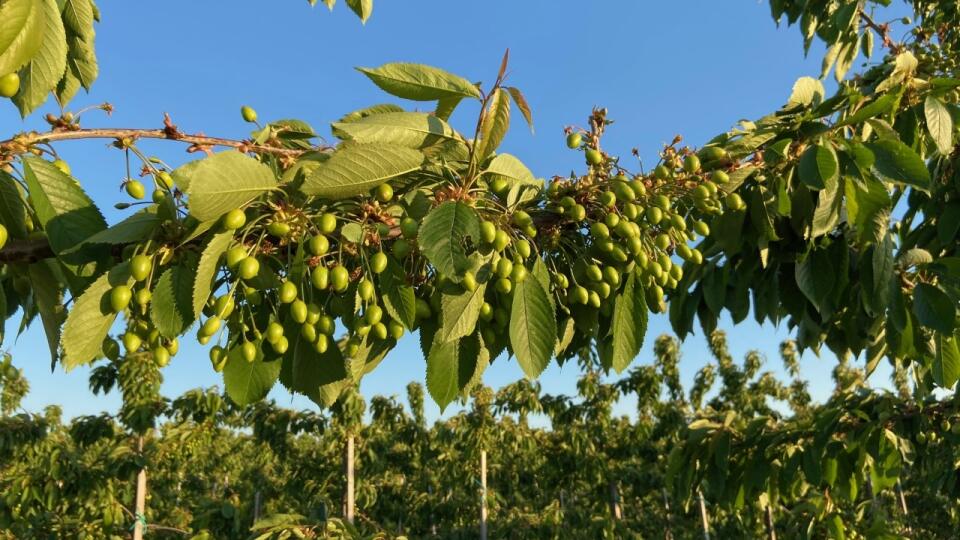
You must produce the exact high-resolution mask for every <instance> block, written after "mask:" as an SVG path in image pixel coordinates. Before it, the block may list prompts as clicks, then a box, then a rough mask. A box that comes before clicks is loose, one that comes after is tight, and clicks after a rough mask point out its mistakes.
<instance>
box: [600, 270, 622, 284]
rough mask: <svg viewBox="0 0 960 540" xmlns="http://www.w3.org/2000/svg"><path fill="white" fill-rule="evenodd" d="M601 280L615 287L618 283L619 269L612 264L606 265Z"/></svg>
mask: <svg viewBox="0 0 960 540" xmlns="http://www.w3.org/2000/svg"><path fill="white" fill-rule="evenodd" d="M603 280H604V281H605V282H607V283H609V284H610V286H611V287H616V286H617V285H620V271H618V270H617V269H616V268H614V267H612V266H606V267H604V268H603Z"/></svg>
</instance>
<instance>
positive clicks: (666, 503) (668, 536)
mask: <svg viewBox="0 0 960 540" xmlns="http://www.w3.org/2000/svg"><path fill="white" fill-rule="evenodd" d="M660 493H661V494H662V495H663V509H664V511H665V512H666V513H667V530H666V531H664V533H663V538H664V540H673V529H671V528H670V527H671V526H672V523H673V516H671V515H670V498H669V497H667V490H666V489H661V490H660Z"/></svg>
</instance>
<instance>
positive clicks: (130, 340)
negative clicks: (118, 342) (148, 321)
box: [123, 332, 143, 354]
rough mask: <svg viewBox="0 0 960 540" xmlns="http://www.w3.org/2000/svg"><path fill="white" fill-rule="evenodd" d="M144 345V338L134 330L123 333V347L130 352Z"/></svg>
mask: <svg viewBox="0 0 960 540" xmlns="http://www.w3.org/2000/svg"><path fill="white" fill-rule="evenodd" d="M141 345H143V339H141V338H140V336H138V335H137V334H135V333H134V332H127V333H125V334H123V348H124V349H126V350H127V353H128V354H131V353H135V352H137V351H138V350H140V346H141Z"/></svg>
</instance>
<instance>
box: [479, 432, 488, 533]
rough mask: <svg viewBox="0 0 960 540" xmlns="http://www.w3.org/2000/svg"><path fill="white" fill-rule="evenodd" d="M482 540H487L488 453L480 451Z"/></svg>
mask: <svg viewBox="0 0 960 540" xmlns="http://www.w3.org/2000/svg"><path fill="white" fill-rule="evenodd" d="M480 540H487V451H486V450H481V451H480Z"/></svg>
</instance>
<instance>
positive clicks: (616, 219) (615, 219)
mask: <svg viewBox="0 0 960 540" xmlns="http://www.w3.org/2000/svg"><path fill="white" fill-rule="evenodd" d="M603 222H604V223H605V224H606V225H607V228H608V229H613V228H615V227H616V226H617V225H619V224H620V216H619V215H617V214H614V213H612V212H611V213H609V214H607V215H606V217H604V218H603Z"/></svg>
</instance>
